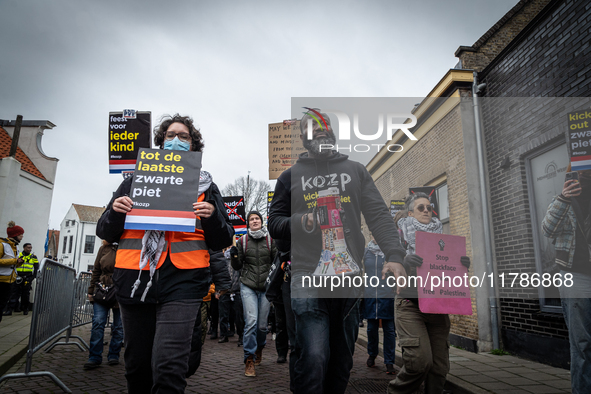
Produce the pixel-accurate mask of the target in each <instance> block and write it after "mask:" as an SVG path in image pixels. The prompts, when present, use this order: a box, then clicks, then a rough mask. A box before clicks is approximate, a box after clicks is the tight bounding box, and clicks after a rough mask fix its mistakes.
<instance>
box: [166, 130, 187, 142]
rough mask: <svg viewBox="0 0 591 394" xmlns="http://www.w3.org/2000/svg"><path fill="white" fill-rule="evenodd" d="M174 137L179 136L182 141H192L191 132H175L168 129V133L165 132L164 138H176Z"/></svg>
mask: <svg viewBox="0 0 591 394" xmlns="http://www.w3.org/2000/svg"><path fill="white" fill-rule="evenodd" d="M174 137H179V140H181V141H185V142H191V134H189V133H185V132H181V133H175V132H174V131H167V132H166V134H164V139H167V140H174Z"/></svg>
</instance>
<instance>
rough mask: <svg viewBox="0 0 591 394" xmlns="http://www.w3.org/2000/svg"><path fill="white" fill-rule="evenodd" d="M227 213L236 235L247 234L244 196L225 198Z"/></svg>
mask: <svg viewBox="0 0 591 394" xmlns="http://www.w3.org/2000/svg"><path fill="white" fill-rule="evenodd" d="M223 199H224V205H226V212H227V213H228V217H229V218H230V222H231V223H232V226H233V227H234V232H235V233H236V234H244V233H246V207H245V206H244V197H243V196H234V197H223Z"/></svg>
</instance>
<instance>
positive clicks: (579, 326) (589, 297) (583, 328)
mask: <svg viewBox="0 0 591 394" xmlns="http://www.w3.org/2000/svg"><path fill="white" fill-rule="evenodd" d="M560 273H561V274H562V278H563V279H564V275H565V274H566V273H567V272H565V271H560ZM572 275H573V285H572V287H565V286H562V287H560V297H561V302H562V311H563V313H564V320H565V322H566V326H567V327H568V339H569V342H570V375H571V389H572V393H573V394H580V393H587V392H589V387H591V276H589V275H585V274H579V273H573V274H572Z"/></svg>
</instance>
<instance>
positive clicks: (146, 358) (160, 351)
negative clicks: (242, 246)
mask: <svg viewBox="0 0 591 394" xmlns="http://www.w3.org/2000/svg"><path fill="white" fill-rule="evenodd" d="M154 142H155V144H156V145H157V146H159V147H160V149H165V150H172V151H174V155H172V156H170V157H171V159H172V163H174V166H175V168H174V170H175V171H176V172H175V174H176V175H179V171H178V170H179V166H180V167H182V166H183V160H185V159H184V156H183V155H182V154H183V151H185V152H186V153H190V152H188V151H193V152H201V151H202V149H203V140H202V137H201V133H200V132H199V130H198V129H196V128H195V127H194V126H193V120H192V119H191V118H189V117H186V116H180V115H178V114H177V115H174V116H172V117H170V116H168V117H165V118H163V121H162V122H161V124H160V125H159V126H157V127H156V129H155V136H154ZM140 154H141V152H140ZM168 155H169V154H168V153H166V154H165V152H162V154H161V155H155V154H154V155H153V156H152V157H154V158H155V159H156V157H157V156H159V157H160V158H164V157H167V156H168ZM177 156H179V157H178V161H177V159H176V157H177ZM148 159H149V158H148ZM164 160H166V159H164ZM189 164H190V163H189ZM140 165H145V163H144V164H141V163H140V160H139V159H138V164H137V166H136V172H137V170H138V166H140ZM161 166H162V168H165V167H166V166H169V167H168V168H169V170H170V169H172V167H173V164H170V163H169V164H165V163H161ZM152 168H153V171H158V170H159V168H160V166H159V165H155V164H154V167H152V165H150V167H148V170H151V169H152ZM140 170H142V169H141V168H140ZM164 171H165V170H164ZM188 175H190V174H188ZM136 176H137V174H136ZM161 178H162V179H164V178H166V177H160V178H159V177H158V176H155V177H154V178H153V180H155V183H158V182H157V180H158V179H161ZM178 178H179V177H178V176H177V177H176V180H175V182H176V181H178ZM181 179H183V178H182V177H181ZM169 180H170V177H169ZM170 182H172V180H170ZM181 183H182V182H181ZM187 183H188V182H187ZM187 183H185V184H184V186H189V188H187V189H185V188H180V185H179V184H178V183H175V185H174V187H175V188H177V187H179V188H178V189H174V190H177V193H179V194H183V193H190V194H191V195H192V196H195V197H194V199H193V201H195V200H196V202H194V203H193V205H192V208H193V210H194V216H195V218H196V220H194V223H195V225H194V226H193V232H188V231H185V232H178V231H177V232H175V231H155V230H149V229H146V231H144V230H137V229H134V230H130V229H127V228H126V227H125V226H126V216H127V215H128V214H129V213H130V212H132V213H133V210H134V209H136V208H134V201H133V200H132V198H130V197H129V195H130V192H131V184H132V178H128V179H126V180H125V181H123V183H122V184H121V186H119V189H117V191H116V192H115V193H114V196H113V198H112V200H111V201H110V202H109V205H108V206H107V208H106V210H105V212H104V213H103V215H102V216H101V218H100V219H99V221H98V223H97V231H96V233H97V235H98V236H99V237H101V238H103V239H105V240H107V241H108V242H116V241H119V240H120V241H119V249H118V250H117V260H116V263H115V271H114V274H113V280H114V282H115V285H116V287H117V300H118V302H119V306H120V308H121V312H122V319H123V327H124V331H125V347H126V349H125V369H126V374H125V377H126V379H127V387H128V391H129V393H130V394H134V393H142V394H143V393H149V392H179V393H180V392H184V389H185V387H186V381H185V373H186V372H187V363H188V358H189V351H190V342H191V333H192V331H193V326H194V323H195V318H196V316H197V313H198V311H199V307H200V305H201V300H202V299H203V297H204V296H205V295H206V294H207V290H208V288H209V279H210V269H209V253H208V249H213V250H220V249H223V248H225V247H227V246H229V245H231V244H232V240H233V235H234V229H233V228H232V226H231V224H230V221H229V219H228V216H227V214H226V210H225V208H224V202H223V200H222V197H221V195H220V192H219V190H218V187H217V186H216V185H215V183H213V179H212V176H211V175H210V174H209V173H207V172H205V171H201V174H200V176H199V182H198V184H197V182H192V184H189V185H188V184H187ZM164 186H165V185H163V184H157V185H153V186H151V188H152V190H154V189H158V188H160V189H162V188H164ZM146 190H147V189H146ZM139 193H140V194H139V195H138V194H136V196H137V197H138V199H139V197H141V191H140V192H139ZM146 194H148V193H146ZM152 195H153V196H154V197H156V196H155V195H156V192H154V193H152ZM165 202H166V201H160V202H159V203H158V204H159V207H158V211H157V212H156V213H157V214H160V212H162V211H163V210H164V207H163V206H162V204H163V203H165ZM189 205H190V204H189ZM137 208H139V207H137ZM168 209H169V210H170V211H174V212H179V211H182V210H186V209H187V207H185V206H182V207H179V206H171V207H169V208H168ZM189 209H190V208H189ZM147 217H148V216H147ZM148 219H150V220H151V218H150V217H148ZM182 220H183V223H184V221H186V219H185V218H184V217H182ZM147 222H150V221H149V220H148V221H146V223H147ZM138 223H140V224H141V223H142V222H141V221H140V220H138V221H136V222H135V223H134V224H135V225H138ZM153 223H155V224H161V223H159V222H158V221H155V222H153ZM155 228H158V227H155ZM138 275H139V276H138ZM220 290H223V289H220Z"/></svg>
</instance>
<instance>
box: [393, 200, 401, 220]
mask: <svg viewBox="0 0 591 394" xmlns="http://www.w3.org/2000/svg"><path fill="white" fill-rule="evenodd" d="M403 209H404V200H390V215H392V217H394V216H396V214H397V213H398V212H400V211H402V210H403Z"/></svg>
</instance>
